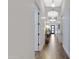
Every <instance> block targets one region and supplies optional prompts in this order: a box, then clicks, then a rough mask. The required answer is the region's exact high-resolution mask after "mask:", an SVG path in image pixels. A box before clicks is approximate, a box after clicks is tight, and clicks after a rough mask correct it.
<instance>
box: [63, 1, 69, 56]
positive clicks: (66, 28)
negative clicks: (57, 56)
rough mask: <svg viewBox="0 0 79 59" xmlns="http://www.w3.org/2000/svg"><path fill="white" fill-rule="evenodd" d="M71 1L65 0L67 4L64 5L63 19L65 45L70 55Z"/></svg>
mask: <svg viewBox="0 0 79 59" xmlns="http://www.w3.org/2000/svg"><path fill="white" fill-rule="evenodd" d="M69 4H70V2H69V0H66V1H65V6H64V12H63V15H64V19H63V20H64V21H63V39H64V40H63V47H64V49H65V51H66V53H67V54H68V56H70V5H69Z"/></svg>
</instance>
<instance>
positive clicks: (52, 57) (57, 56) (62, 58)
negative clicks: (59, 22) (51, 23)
mask: <svg viewBox="0 0 79 59" xmlns="http://www.w3.org/2000/svg"><path fill="white" fill-rule="evenodd" d="M36 59H69V58H68V56H67V55H66V53H65V51H64V49H63V48H62V46H61V45H60V44H59V43H58V41H57V39H55V37H54V35H51V37H50V42H49V44H45V46H44V48H43V50H42V51H41V52H40V53H38V55H37V56H36Z"/></svg>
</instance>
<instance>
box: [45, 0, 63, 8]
mask: <svg viewBox="0 0 79 59" xmlns="http://www.w3.org/2000/svg"><path fill="white" fill-rule="evenodd" d="M61 3H62V0H44V4H45V6H46V7H58V6H61Z"/></svg>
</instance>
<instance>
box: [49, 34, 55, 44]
mask: <svg viewBox="0 0 79 59" xmlns="http://www.w3.org/2000/svg"><path fill="white" fill-rule="evenodd" d="M50 43H51V44H54V43H55V37H54V34H52V35H51V39H50Z"/></svg>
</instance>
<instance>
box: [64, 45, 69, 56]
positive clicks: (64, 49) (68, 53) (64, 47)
mask: <svg viewBox="0 0 79 59" xmlns="http://www.w3.org/2000/svg"><path fill="white" fill-rule="evenodd" d="M63 48H64V50H65V52H66V54H67V55H68V57H70V54H69V53H68V51H67V49H66V48H65V47H64V45H63Z"/></svg>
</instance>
